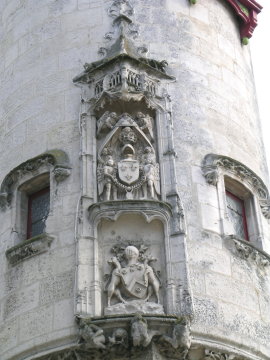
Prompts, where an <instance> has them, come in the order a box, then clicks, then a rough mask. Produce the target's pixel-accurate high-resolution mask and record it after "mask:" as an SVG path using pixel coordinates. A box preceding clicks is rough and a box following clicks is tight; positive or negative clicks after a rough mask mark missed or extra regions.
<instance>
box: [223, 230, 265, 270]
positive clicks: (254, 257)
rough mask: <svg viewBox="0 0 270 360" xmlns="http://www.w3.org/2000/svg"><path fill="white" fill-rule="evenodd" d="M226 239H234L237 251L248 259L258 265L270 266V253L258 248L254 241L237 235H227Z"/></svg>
mask: <svg viewBox="0 0 270 360" xmlns="http://www.w3.org/2000/svg"><path fill="white" fill-rule="evenodd" d="M225 240H227V241H228V240H232V241H233V243H234V247H235V249H236V250H237V253H238V254H239V255H240V256H241V257H242V258H243V259H246V260H251V261H253V262H254V263H255V264H256V265H257V266H258V267H260V268H265V267H267V266H270V255H269V254H267V253H266V252H264V251H263V250H260V249H258V248H257V247H256V246H255V245H253V244H252V243H250V242H248V241H246V240H243V239H240V238H239V237H237V236H236V235H228V236H225Z"/></svg>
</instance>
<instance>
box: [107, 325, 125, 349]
mask: <svg viewBox="0 0 270 360" xmlns="http://www.w3.org/2000/svg"><path fill="white" fill-rule="evenodd" d="M109 343H110V344H111V345H122V346H124V347H125V348H127V347H128V333H127V331H126V330H125V329H122V328H118V329H115V330H114V332H113V334H112V337H109Z"/></svg>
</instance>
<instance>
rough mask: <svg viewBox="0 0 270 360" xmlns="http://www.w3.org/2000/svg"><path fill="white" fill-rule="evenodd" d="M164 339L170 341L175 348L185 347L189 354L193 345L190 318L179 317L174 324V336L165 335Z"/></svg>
mask: <svg viewBox="0 0 270 360" xmlns="http://www.w3.org/2000/svg"><path fill="white" fill-rule="evenodd" d="M162 340H164V341H166V342H168V343H169V344H170V345H171V346H172V347H173V348H174V349H178V348H183V350H184V351H185V352H186V354H187V353H188V349H189V348H190V345H191V336H190V322H189V320H186V319H179V320H178V321H177V322H176V323H175V325H174V328H173V334H172V337H169V336H167V335H163V336H162ZM186 354H185V355H186Z"/></svg>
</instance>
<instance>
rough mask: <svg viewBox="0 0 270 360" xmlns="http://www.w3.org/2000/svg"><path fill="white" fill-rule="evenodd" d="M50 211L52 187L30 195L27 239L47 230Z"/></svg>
mask: <svg viewBox="0 0 270 360" xmlns="http://www.w3.org/2000/svg"><path fill="white" fill-rule="evenodd" d="M49 211H50V188H49V187H46V188H45V189H42V190H39V191H37V192H35V193H33V194H31V195H28V214H27V239H29V238H32V237H34V236H36V235H40V234H43V233H44V232H45V226H46V219H47V217H48V215H49Z"/></svg>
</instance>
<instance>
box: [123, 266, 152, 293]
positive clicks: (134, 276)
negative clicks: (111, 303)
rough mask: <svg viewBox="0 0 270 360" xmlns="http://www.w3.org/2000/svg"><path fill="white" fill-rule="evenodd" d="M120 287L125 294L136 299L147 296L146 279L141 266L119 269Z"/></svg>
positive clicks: (143, 268)
mask: <svg viewBox="0 0 270 360" xmlns="http://www.w3.org/2000/svg"><path fill="white" fill-rule="evenodd" d="M121 278H122V286H123V287H124V290H125V292H126V293H128V294H129V295H130V296H133V297H135V298H137V299H144V298H145V297H146V296H147V289H148V278H147V277H146V276H145V267H144V265H143V264H136V265H132V266H128V267H126V268H123V269H121Z"/></svg>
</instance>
